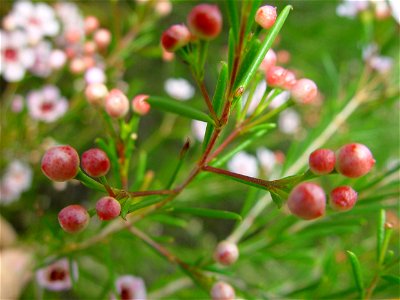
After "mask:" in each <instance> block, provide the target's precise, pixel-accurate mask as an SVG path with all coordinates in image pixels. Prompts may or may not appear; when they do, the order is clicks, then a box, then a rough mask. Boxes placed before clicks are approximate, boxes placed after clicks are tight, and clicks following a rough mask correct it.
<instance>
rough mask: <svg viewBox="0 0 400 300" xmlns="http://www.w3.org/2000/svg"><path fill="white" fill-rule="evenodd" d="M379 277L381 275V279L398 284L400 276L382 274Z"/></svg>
mask: <svg viewBox="0 0 400 300" xmlns="http://www.w3.org/2000/svg"><path fill="white" fill-rule="evenodd" d="M381 277H382V279H384V280H386V281H387V282H390V283H394V284H397V285H400V276H396V275H382V276H381Z"/></svg>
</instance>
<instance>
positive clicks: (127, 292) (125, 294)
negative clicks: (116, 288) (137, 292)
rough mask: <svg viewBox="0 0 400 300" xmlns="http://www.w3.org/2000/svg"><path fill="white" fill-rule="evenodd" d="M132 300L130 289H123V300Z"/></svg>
mask: <svg viewBox="0 0 400 300" xmlns="http://www.w3.org/2000/svg"><path fill="white" fill-rule="evenodd" d="M129 299H132V295H131V291H130V289H129V288H126V287H122V289H121V300H129Z"/></svg>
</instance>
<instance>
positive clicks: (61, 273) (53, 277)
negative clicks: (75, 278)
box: [49, 268, 67, 281]
mask: <svg viewBox="0 0 400 300" xmlns="http://www.w3.org/2000/svg"><path fill="white" fill-rule="evenodd" d="M66 276H67V272H65V270H64V269H57V268H56V269H54V270H52V271H51V272H50V274H49V280H50V281H61V280H64V279H65V277H66Z"/></svg>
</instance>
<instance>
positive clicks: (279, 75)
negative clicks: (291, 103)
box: [266, 66, 287, 87]
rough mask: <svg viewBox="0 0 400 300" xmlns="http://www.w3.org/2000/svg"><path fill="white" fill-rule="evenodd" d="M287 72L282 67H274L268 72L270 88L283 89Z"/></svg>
mask: <svg viewBox="0 0 400 300" xmlns="http://www.w3.org/2000/svg"><path fill="white" fill-rule="evenodd" d="M286 73H287V70H286V69H285V68H282V67H280V66H272V67H270V68H269V69H268V70H267V72H266V77H267V83H268V85H269V86H273V87H282V85H283V84H284V82H285V78H286Z"/></svg>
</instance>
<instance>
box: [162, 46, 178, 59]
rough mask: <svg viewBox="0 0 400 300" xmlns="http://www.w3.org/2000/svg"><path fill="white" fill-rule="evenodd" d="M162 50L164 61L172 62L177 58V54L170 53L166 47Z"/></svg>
mask: <svg viewBox="0 0 400 300" xmlns="http://www.w3.org/2000/svg"><path fill="white" fill-rule="evenodd" d="M161 48H162V59H163V61H167V62H168V61H172V60H174V58H175V54H174V53H173V52H169V51H167V50H165V49H164V47H161Z"/></svg>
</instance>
